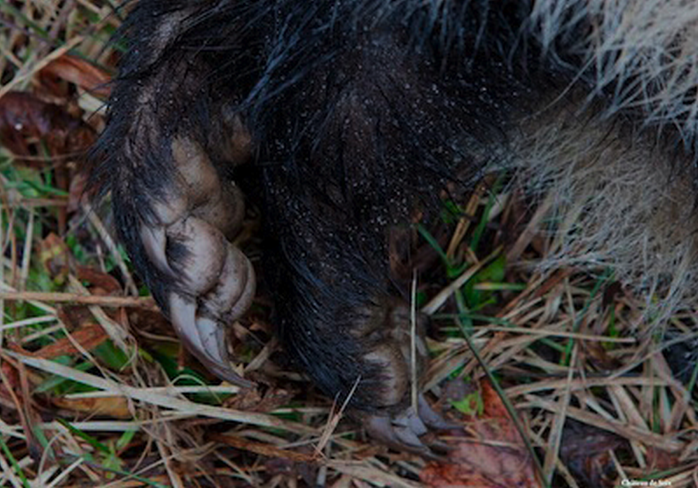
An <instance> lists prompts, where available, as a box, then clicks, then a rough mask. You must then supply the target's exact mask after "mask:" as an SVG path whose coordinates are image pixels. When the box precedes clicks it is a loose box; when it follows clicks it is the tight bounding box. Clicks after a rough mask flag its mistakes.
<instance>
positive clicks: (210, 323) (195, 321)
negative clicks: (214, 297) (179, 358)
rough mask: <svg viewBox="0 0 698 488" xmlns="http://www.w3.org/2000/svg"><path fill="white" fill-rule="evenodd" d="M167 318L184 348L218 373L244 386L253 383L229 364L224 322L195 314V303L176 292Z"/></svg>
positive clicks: (171, 296)
mask: <svg viewBox="0 0 698 488" xmlns="http://www.w3.org/2000/svg"><path fill="white" fill-rule="evenodd" d="M169 309H170V318H171V321H172V325H174V328H175V331H177V335H179V337H180V338H181V340H182V342H184V344H185V346H186V347H187V349H188V350H189V351H190V352H191V353H192V354H194V356H196V358H197V359H199V361H201V363H202V364H203V365H204V366H206V367H207V368H208V369H209V370H211V371H212V372H213V373H214V374H216V375H217V376H219V377H221V378H223V379H224V380H226V381H228V382H230V383H233V384H236V385H239V386H241V387H244V388H250V387H252V386H254V383H252V382H251V381H249V380H246V379H245V378H243V377H242V376H240V375H239V374H238V373H236V372H235V370H234V369H233V368H232V367H231V366H230V362H229V359H228V352H227V350H226V348H225V332H224V329H223V324H221V323H219V322H217V321H215V320H212V319H209V318H205V317H197V316H196V311H197V310H196V303H195V302H193V301H189V300H187V299H185V298H183V297H181V296H180V295H178V294H176V293H171V294H170V298H169Z"/></svg>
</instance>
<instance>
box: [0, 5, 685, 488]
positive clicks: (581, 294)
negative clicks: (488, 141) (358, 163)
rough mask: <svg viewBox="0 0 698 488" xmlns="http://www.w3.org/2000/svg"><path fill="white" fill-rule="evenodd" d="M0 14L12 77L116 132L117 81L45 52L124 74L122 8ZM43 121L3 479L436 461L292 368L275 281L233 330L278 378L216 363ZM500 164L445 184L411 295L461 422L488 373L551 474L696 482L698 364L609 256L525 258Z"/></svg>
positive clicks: (262, 473) (15, 171)
mask: <svg viewBox="0 0 698 488" xmlns="http://www.w3.org/2000/svg"><path fill="white" fill-rule="evenodd" d="M0 22H2V23H1V24H0V29H1V30H0V46H4V47H3V48H2V56H0V75H1V76H2V88H0V94H7V93H9V92H10V91H22V92H26V93H33V94H36V95H37V97H43V99H51V101H53V102H57V103H59V104H61V105H62V106H63V107H64V108H66V109H71V110H73V112H71V113H78V112H81V113H80V117H81V118H82V120H83V121H84V123H85V124H87V125H89V126H90V127H91V128H93V129H94V130H96V131H98V130H100V129H101V128H102V127H103V124H104V120H103V116H104V114H103V111H102V110H101V108H102V103H103V101H102V98H100V96H97V95H94V94H91V93H90V92H89V91H87V90H85V87H83V86H80V83H76V81H75V80H70V81H65V80H64V81H61V82H59V83H58V87H56V86H54V85H50V84H49V81H47V80H46V79H44V78H42V69H43V68H46V67H47V66H49V65H50V64H51V62H54V61H56V60H61V59H63V56H64V55H65V54H68V53H69V54H70V55H72V56H74V57H75V58H77V59H81V60H89V61H90V62H93V63H94V65H95V66H96V67H98V68H101V69H103V70H104V72H105V73H111V72H113V68H114V61H115V52H114V51H115V49H118V48H115V47H113V46H109V45H107V40H108V39H109V37H110V36H111V34H112V33H113V32H114V29H115V28H116V27H117V26H118V23H119V19H118V16H115V15H114V4H111V3H110V2H105V1H97V0H80V1H76V2H59V1H57V0H54V1H47V2H9V1H6V0H0ZM83 81H85V80H83ZM78 109H79V110H78ZM44 136H46V134H44ZM38 139H39V141H37V138H36V137H34V138H32V137H29V143H28V144H29V146H30V148H29V153H30V154H29V156H28V155H27V154H25V155H23V156H18V155H17V154H16V153H15V152H14V151H12V150H11V148H9V147H7V146H6V147H3V148H0V199H1V201H2V212H0V242H1V243H2V246H3V253H2V261H1V262H0V301H1V302H2V309H3V314H2V316H1V317H0V379H2V384H1V385H0V451H2V453H3V454H2V456H0V486H14V487H25V486H128V487H131V486H248V485H253V486H262V485H264V486H300V485H303V484H320V485H321V484H327V485H328V486H352V485H353V486H374V485H375V486H419V484H420V483H419V481H418V480H419V474H420V472H421V471H422V470H423V469H424V467H425V466H426V461H425V460H423V459H422V458H419V457H417V456H412V455H407V454H404V453H396V452H391V451H387V450H386V449H384V448H382V447H380V446H377V445H376V444H375V443H374V442H372V441H371V440H370V439H366V437H365V436H364V435H363V432H362V431H361V428H360V425H358V424H356V423H354V422H351V421H349V420H347V419H344V418H343V416H342V415H341V414H340V411H341V409H340V408H339V407H338V406H333V405H332V403H331V401H330V400H328V399H326V398H324V397H323V396H321V395H320V394H319V393H317V391H316V390H315V389H314V388H313V387H312V386H311V385H310V384H308V383H307V381H306V380H304V379H303V378H302V377H301V376H300V375H298V373H297V372H295V371H293V370H289V369H288V367H287V366H286V363H285V362H284V360H283V357H282V356H279V353H278V347H277V345H276V342H275V340H274V339H272V337H273V333H272V331H273V324H272V323H271V321H270V318H269V306H268V305H267V304H268V303H269V302H270V301H271V300H272V299H273V297H270V296H264V295H262V296H260V297H259V298H258V300H257V304H256V306H255V308H254V310H253V312H252V313H251V314H250V315H249V316H248V317H246V318H245V319H244V320H243V321H242V322H241V324H237V325H236V326H235V327H234V330H233V335H235V336H236V337H237V339H238V340H237V342H238V343H240V344H241V347H240V350H239V351H237V352H238V354H237V357H238V358H242V359H244V363H245V365H246V373H247V374H251V375H256V377H257V378H259V379H262V380H263V381H264V384H265V385H266V388H264V389H262V390H259V391H255V392H241V391H240V390H239V389H238V388H237V387H235V386H231V385H228V384H225V383H223V384H221V383H220V381H217V380H216V379H215V378H213V377H212V376H210V375H208V374H207V373H206V372H205V371H203V370H202V369H200V368H199V367H198V366H197V365H196V363H195V362H194V361H193V360H191V358H189V357H188V356H187V355H186V354H185V353H183V352H182V350H181V349H180V347H179V344H178V341H177V340H176V339H175V337H174V335H173V333H172V331H171V329H170V327H169V325H168V324H167V322H166V321H165V320H164V319H163V318H162V317H161V315H160V314H159V312H158V310H157V308H156V306H155V305H154V302H153V301H152V299H151V298H149V297H148V296H141V295H142V294H143V290H142V287H141V286H140V284H139V282H138V278H137V277H135V276H132V275H131V274H130V271H129V267H128V258H127V257H126V256H125V255H124V253H123V251H122V249H121V248H120V247H119V246H118V245H117V244H116V243H115V242H114V241H113V239H112V237H111V232H110V230H109V229H110V226H111V223H110V222H109V220H108V219H109V215H108V213H107V212H102V211H101V209H92V208H91V207H88V206H85V203H84V202H80V201H78V200H77V197H76V195H79V193H76V189H75V188H74V187H73V186H72V185H73V184H75V185H77V183H79V179H80V177H81V176H80V175H81V173H80V171H76V168H77V169H79V168H80V164H82V163H83V161H84V159H83V158H82V156H81V155H80V154H79V153H76V154H74V155H71V156H69V157H65V158H64V157H61V156H62V155H61V154H57V153H56V148H55V147H47V146H45V145H43V143H41V142H40V140H41V139H42V138H38ZM66 168H67V169H66ZM61 171H64V172H66V173H67V174H68V175H69V178H68V179H67V183H68V184H67V186H66V184H65V183H66V181H63V180H61V179H60V172H61ZM504 182H505V176H499V175H490V176H488V177H487V178H486V179H485V181H484V182H483V184H482V185H481V186H479V187H478V188H477V189H476V190H475V191H473V192H472V193H471V194H466V195H462V196H461V197H459V200H460V201H453V202H449V203H448V205H447V208H448V209H450V210H451V211H450V212H446V213H445V215H446V216H445V217H444V223H443V229H440V230H443V231H444V232H438V233H437V232H435V229H430V228H427V227H424V226H420V227H418V228H417V229H415V232H416V233H418V234H419V235H420V236H421V241H420V249H422V250H426V254H425V255H431V256H436V259H433V260H432V262H433V263H435V264H430V265H429V266H428V267H426V268H425V270H423V272H422V276H424V277H425V278H424V280H423V281H422V282H420V283H418V287H417V293H416V296H417V303H418V304H419V305H420V306H421V308H422V310H423V311H424V312H425V313H428V314H429V315H431V316H432V320H433V322H434V324H435V329H438V334H434V335H433V336H432V337H431V338H430V340H429V349H430V354H431V363H430V365H429V368H428V370H427V372H426V376H425V379H424V382H425V388H426V390H427V391H428V392H429V397H430V398H431V399H432V400H436V401H438V402H439V405H445V406H446V408H448V409H449V411H450V412H451V413H452V414H453V416H454V418H458V417H457V413H456V412H458V411H460V412H467V413H470V414H471V415H475V416H477V415H479V414H481V413H482V409H483V406H482V405H481V402H482V398H481V397H480V395H479V393H478V392H477V391H470V390H472V389H473V388H476V385H477V384H478V381H479V380H480V379H482V378H483V377H488V378H489V379H490V381H491V382H492V383H493V384H495V385H497V387H498V388H499V390H500V392H501V394H502V396H503V397H504V398H505V399H506V401H505V404H506V405H507V407H508V408H509V409H510V410H511V411H515V412H516V417H517V418H518V422H517V426H518V428H519V429H520V430H521V432H523V434H524V436H525V438H526V439H527V440H528V442H529V444H530V449H531V450H532V451H534V452H535V453H536V455H537V456H538V459H539V460H540V464H541V466H540V469H541V471H542V479H543V480H545V483H547V484H549V485H551V486H571V487H577V486H584V483H585V482H584V481H583V477H584V476H585V475H586V476H589V477H590V479H592V480H598V479H602V478H603V476H602V475H601V474H598V473H596V474H595V473H594V472H593V470H592V469H591V467H589V466H587V465H584V463H581V465H580V463H579V461H580V460H588V462H589V463H590V464H591V463H593V462H596V463H597V464H600V465H601V466H602V467H603V468H606V469H608V470H609V472H610V473H611V474H610V475H609V478H608V480H606V479H605V478H604V482H608V483H611V484H612V483H613V480H616V481H618V480H620V479H622V478H623V477H625V478H628V479H633V480H643V479H651V478H657V479H662V480H666V481H670V482H671V486H672V487H678V486H690V485H691V483H692V482H693V481H692V480H693V479H694V476H695V470H696V467H697V466H698V455H697V454H696V452H695V451H696V448H695V446H696V436H695V432H696V430H697V427H698V425H696V424H697V423H698V419H697V418H696V412H695V400H694V396H693V394H692V392H693V385H694V384H695V381H696V377H697V376H698V368H694V369H693V371H692V374H691V375H689V376H690V378H689V379H688V380H686V381H685V384H684V383H682V382H681V381H679V379H677V378H675V377H673V376H672V374H671V370H670V369H669V367H668V365H667V362H666V360H665V359H664V356H662V355H661V354H660V350H661V348H662V347H664V346H662V344H663V343H662V337H661V334H657V335H654V336H653V335H647V334H645V335H641V334H638V329H646V322H647V314H646V313H645V309H644V304H643V303H642V301H641V300H639V299H638V298H636V297H633V296H631V295H628V294H625V293H622V292H618V291H622V289H620V288H618V287H617V286H616V284H615V283H614V281H613V276H612V275H611V274H610V273H609V272H608V271H607V270H599V273H598V275H593V274H590V273H583V272H580V271H578V270H574V269H558V270H551V271H548V272H547V273H545V274H541V273H539V272H538V271H537V270H536V268H535V267H531V266H525V265H522V263H523V264H525V263H527V262H533V261H535V260H537V259H540V258H541V257H542V256H544V254H545V249H546V247H547V246H546V242H545V239H546V237H545V236H544V235H541V234H539V233H535V232H527V231H526V230H530V229H528V227H527V225H528V223H529V222H530V218H531V214H532V212H531V211H530V209H529V205H530V202H527V201H526V200H525V199H524V198H523V197H522V196H521V195H520V194H518V192H517V191H516V189H514V188H510V187H509V186H507V185H505V184H504ZM102 219H105V220H102ZM444 236H445V237H444ZM430 253H431V254H430ZM115 277H117V278H118V279H115ZM613 290H616V291H617V292H616V293H612V292H613ZM695 322H696V316H695V314H694V313H693V312H692V311H691V312H686V313H684V314H677V315H676V316H675V317H673V318H672V319H671V321H670V323H669V324H668V326H667V331H668V332H667V334H669V332H671V334H669V335H670V336H671V337H673V339H672V340H673V341H674V342H675V343H678V342H681V341H685V340H688V338H690V337H695V332H694V331H695V330H697V329H696V324H695ZM672 334H673V335H672ZM473 350H476V351H478V352H477V354H473ZM468 388H469V389H470V390H468V391H464V389H468ZM571 422H574V425H575V426H576V427H575V429H577V430H575V431H574V435H573V434H571V433H570V432H571V431H570V427H569V426H570V423H571ZM571 435H572V438H573V439H574V441H575V442H576V443H578V444H580V445H581V446H582V448H583V449H586V450H580V451H575V449H574V442H570V441H569V439H570V436H571ZM318 447H319V450H318ZM594 476H597V477H596V478H594ZM586 483H588V481H587V482H586Z"/></svg>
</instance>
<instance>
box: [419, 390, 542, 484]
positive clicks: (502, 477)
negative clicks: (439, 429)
mask: <svg viewBox="0 0 698 488" xmlns="http://www.w3.org/2000/svg"><path fill="white" fill-rule="evenodd" d="M481 390H482V400H483V404H484V406H485V408H484V412H483V415H482V417H481V418H476V419H474V420H472V421H470V422H466V429H467V431H468V432H470V433H472V434H473V435H474V436H475V439H474V440H473V439H467V440H466V439H465V438H463V439H462V440H460V439H458V440H456V441H455V444H454V445H453V446H452V447H454V449H453V451H452V452H450V453H449V455H448V462H447V463H443V462H430V463H429V464H428V465H427V466H426V468H425V469H424V470H423V471H422V473H421V474H420V478H421V480H422V481H423V482H424V484H425V485H427V486H432V487H446V486H477V487H481V488H508V487H512V486H516V487H538V486H540V484H539V483H538V481H537V479H536V476H535V470H534V467H533V462H532V460H531V456H530V454H529V452H528V450H527V449H526V446H525V445H524V442H523V440H522V439H521V436H520V435H519V432H518V430H517V429H516V426H515V425H514V423H513V421H512V419H511V418H510V417H509V415H508V414H507V411H506V408H505V407H504V404H503V403H502V402H501V400H500V398H499V396H498V395H497V393H496V392H495V391H494V389H493V388H492V387H491V386H490V384H489V383H488V382H483V383H482V385H481Z"/></svg>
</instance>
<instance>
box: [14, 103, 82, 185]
mask: <svg viewBox="0 0 698 488" xmlns="http://www.w3.org/2000/svg"><path fill="white" fill-rule="evenodd" d="M39 141H41V142H42V143H43V144H45V147H46V148H47V149H48V152H49V154H50V155H51V156H54V157H55V156H64V155H67V154H76V153H82V152H84V151H86V150H87V149H88V148H89V147H90V146H91V145H92V144H93V143H94V141H95V134H94V131H93V130H92V128H91V127H90V126H89V125H87V124H85V123H84V122H83V121H82V119H80V118H78V117H74V116H72V115H70V114H69V113H68V112H67V111H66V110H65V109H64V108H63V107H61V106H60V105H56V104H53V103H47V102H44V101H43V100H40V99H39V98H37V97H35V96H34V95H32V94H30V93H23V92H10V93H7V94H6V95H5V96H3V97H2V98H0V143H2V144H4V145H5V146H6V147H7V148H8V149H9V150H10V151H12V152H13V153H14V154H15V155H16V156H18V157H35V156H37V155H39V154H41V151H40V147H39V146H37V142H39ZM65 189H66V190H67V186H66V188H65Z"/></svg>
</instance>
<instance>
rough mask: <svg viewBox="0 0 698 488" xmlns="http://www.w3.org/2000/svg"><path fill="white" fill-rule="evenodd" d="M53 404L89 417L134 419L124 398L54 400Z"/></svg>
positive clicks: (52, 400)
mask: <svg viewBox="0 0 698 488" xmlns="http://www.w3.org/2000/svg"><path fill="white" fill-rule="evenodd" d="M51 403H53V404H54V405H55V406H57V407H58V408H63V409H66V410H71V411H73V412H81V413H85V414H88V415H89V416H93V415H98V416H100V417H110V418H116V419H130V418H132V417H133V415H132V414H131V411H130V410H129V408H128V401H127V400H126V398H124V397H100V398H52V399H51Z"/></svg>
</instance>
